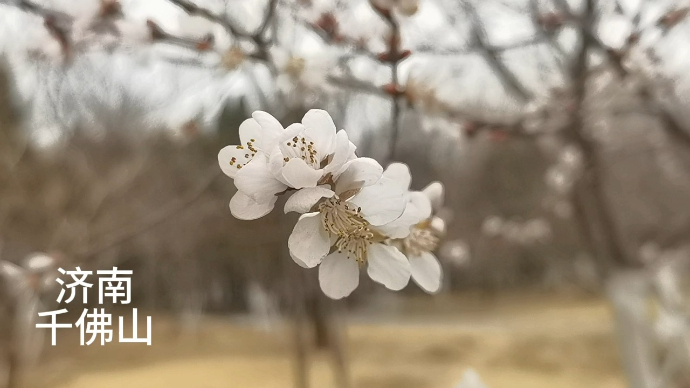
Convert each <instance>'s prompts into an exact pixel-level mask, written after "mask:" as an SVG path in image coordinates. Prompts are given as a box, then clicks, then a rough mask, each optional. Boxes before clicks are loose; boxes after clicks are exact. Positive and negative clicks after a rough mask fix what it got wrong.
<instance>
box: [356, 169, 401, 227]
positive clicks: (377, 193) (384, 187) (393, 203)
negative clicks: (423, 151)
mask: <svg viewBox="0 0 690 388" xmlns="http://www.w3.org/2000/svg"><path fill="white" fill-rule="evenodd" d="M349 202H351V203H353V204H355V205H357V206H358V207H361V208H362V216H363V217H364V218H365V219H366V220H367V221H368V222H369V223H370V224H372V225H374V226H380V225H385V224H388V223H390V222H392V221H393V220H396V219H397V218H398V217H400V216H401V215H402V214H403V211H405V207H406V206H407V195H406V193H405V192H403V191H400V190H399V189H398V188H397V185H396V184H395V182H394V181H391V180H390V179H388V178H381V180H379V181H378V182H377V183H376V184H375V185H372V186H366V187H364V188H363V189H362V190H361V191H360V192H359V193H358V194H357V195H355V196H354V197H352V199H350V200H349Z"/></svg>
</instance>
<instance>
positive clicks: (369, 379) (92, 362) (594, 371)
mask: <svg viewBox="0 0 690 388" xmlns="http://www.w3.org/2000/svg"><path fill="white" fill-rule="evenodd" d="M439 311H442V312H443V313H439ZM153 333H154V336H153V346H151V347H146V346H143V345H139V344H117V343H113V344H109V345H106V346H105V347H102V348H101V347H100V346H90V347H79V346H78V337H77V336H78V334H77V333H73V332H70V333H63V334H62V335H61V336H59V337H58V340H59V344H58V346H57V347H56V348H51V349H49V352H48V354H47V360H46V362H45V365H44V366H43V367H42V368H41V369H42V372H41V373H40V375H36V376H34V377H35V380H36V386H40V387H50V388H121V387H127V388H163V387H165V388H177V387H180V388H182V387H184V388H221V387H224V388H225V387H241V388H282V387H291V382H292V364H291V358H290V355H291V349H292V345H291V343H292V342H291V339H290V336H289V335H288V333H289V331H287V328H278V329H276V330H274V331H272V332H270V333H267V332H263V331H261V330H258V329H256V328H253V327H252V326H251V325H247V324H246V323H238V322H237V321H236V320H230V319H222V318H217V317H214V318H207V319H205V320H204V322H203V323H202V328H201V331H200V333H199V334H198V335H182V336H181V335H179V334H178V332H177V331H176V330H175V327H174V325H172V323H171V321H170V319H168V318H167V317H165V316H155V317H154V318H153ZM347 353H348V354H347V356H348V358H349V360H350V362H351V372H352V376H353V386H354V387H356V388H442V387H443V388H451V387H454V386H455V384H456V383H457V382H458V381H459V379H460V377H461V376H462V374H463V372H464V370H465V369H466V368H468V367H473V368H475V369H476V370H477V371H478V372H479V373H480V374H481V375H482V377H483V379H484V380H485V382H486V383H487V384H488V385H489V386H490V387H493V388H502V387H506V388H554V387H559V388H622V387H624V386H625V381H624V378H623V375H622V372H621V370H620V368H619V364H618V355H617V347H616V343H615V337H614V332H613V329H612V325H611V317H610V312H609V310H608V307H607V305H606V303H605V302H604V301H602V300H598V299H582V298H579V299H577V298H564V297H545V296H534V295H532V296H525V295H513V296H503V297H500V298H491V299H490V300H487V299H486V298H482V297H478V296H467V297H463V298H458V297H453V298H446V297H436V298H434V299H429V298H420V299H412V300H410V301H409V302H406V303H405V304H404V306H403V311H402V312H401V313H400V314H399V317H396V318H369V317H368V318H366V319H364V318H357V317H353V318H351V319H350V324H349V325H348V327H347ZM311 357H312V361H313V363H312V366H311V378H312V382H313V384H312V386H313V387H315V388H329V387H333V386H334V384H333V382H332V377H331V372H330V369H329V362H328V357H327V356H326V355H325V354H321V353H317V352H314V353H312V355H311Z"/></svg>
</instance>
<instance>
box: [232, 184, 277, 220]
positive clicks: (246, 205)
mask: <svg viewBox="0 0 690 388" xmlns="http://www.w3.org/2000/svg"><path fill="white" fill-rule="evenodd" d="M277 199H278V197H276V196H273V199H271V200H269V201H268V202H264V203H259V202H256V201H254V200H253V199H251V198H250V197H249V196H247V195H246V194H244V193H242V192H241V191H238V192H237V193H235V195H233V196H232V199H231V200H230V213H232V215H233V216H234V217H235V218H237V219H240V220H256V219H258V218H261V217H263V216H265V215H266V214H268V213H270V212H271V210H273V206H275V203H276V200H277Z"/></svg>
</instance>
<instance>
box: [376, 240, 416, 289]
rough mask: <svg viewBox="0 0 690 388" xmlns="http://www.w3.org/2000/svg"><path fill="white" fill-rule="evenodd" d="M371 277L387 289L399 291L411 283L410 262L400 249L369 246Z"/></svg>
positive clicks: (378, 245) (381, 245) (385, 246)
mask: <svg viewBox="0 0 690 388" xmlns="http://www.w3.org/2000/svg"><path fill="white" fill-rule="evenodd" d="M367 260H368V263H369V267H368V268H367V273H368V274H369V277H370V278H371V279H372V280H373V281H375V282H377V283H381V284H383V285H384V286H386V288H388V289H391V290H393V291H399V290H402V289H403V288H405V286H406V285H407V283H409V281H410V262H409V261H408V260H407V258H406V257H405V255H403V254H402V253H401V252H400V251H399V250H398V249H396V248H394V247H392V246H389V245H384V244H378V243H376V244H372V245H369V249H368V250H367Z"/></svg>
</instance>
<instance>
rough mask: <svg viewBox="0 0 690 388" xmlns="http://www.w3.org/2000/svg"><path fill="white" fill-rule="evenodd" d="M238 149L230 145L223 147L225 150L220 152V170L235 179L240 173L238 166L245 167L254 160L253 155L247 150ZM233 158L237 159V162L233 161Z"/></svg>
mask: <svg viewBox="0 0 690 388" xmlns="http://www.w3.org/2000/svg"><path fill="white" fill-rule="evenodd" d="M237 147H238V146H236V145H229V146H227V147H223V149H221V150H220V151H219V152H218V165H219V166H220V169H221V170H223V172H224V173H225V175H227V176H229V177H230V178H233V179H234V178H235V176H237V173H238V172H239V171H240V169H239V168H237V166H238V165H239V166H244V165H245V164H247V163H249V162H250V161H251V160H252V156H251V153H247V151H248V150H247V149H237ZM245 156H249V157H245ZM232 158H235V160H234V161H233V160H232ZM230 163H232V164H230Z"/></svg>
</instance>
